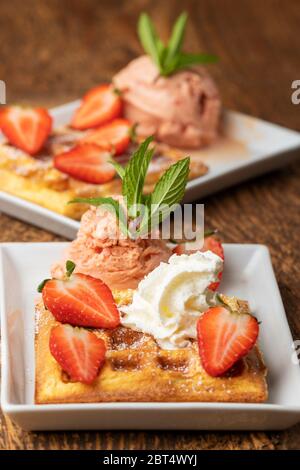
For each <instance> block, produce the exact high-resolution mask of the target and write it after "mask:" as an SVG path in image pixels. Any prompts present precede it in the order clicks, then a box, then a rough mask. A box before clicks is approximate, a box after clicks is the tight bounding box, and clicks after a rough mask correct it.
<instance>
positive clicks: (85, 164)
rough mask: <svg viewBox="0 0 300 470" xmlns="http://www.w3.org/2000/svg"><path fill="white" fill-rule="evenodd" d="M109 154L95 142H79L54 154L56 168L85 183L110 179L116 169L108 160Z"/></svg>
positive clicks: (102, 181)
mask: <svg viewBox="0 0 300 470" xmlns="http://www.w3.org/2000/svg"><path fill="white" fill-rule="evenodd" d="M109 159H110V154H109V153H108V152H106V151H105V150H103V149H101V148H100V147H98V145H96V144H79V145H76V146H75V147H73V148H72V149H71V150H69V151H67V152H64V153H61V154H59V155H55V157H54V160H53V164H54V166H55V168H57V170H59V171H62V172H63V173H67V175H70V176H72V177H73V178H75V179H77V180H80V181H85V182H86V183H92V184H101V183H107V182H108V181H110V180H112V179H113V177H114V176H115V174H116V170H115V169H114V167H113V166H112V164H111V163H110V162H109Z"/></svg>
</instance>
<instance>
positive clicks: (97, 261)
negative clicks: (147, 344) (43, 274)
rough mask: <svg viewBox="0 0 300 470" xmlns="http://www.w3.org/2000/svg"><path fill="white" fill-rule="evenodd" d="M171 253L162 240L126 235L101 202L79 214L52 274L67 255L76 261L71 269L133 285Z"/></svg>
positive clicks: (60, 272)
mask: <svg viewBox="0 0 300 470" xmlns="http://www.w3.org/2000/svg"><path fill="white" fill-rule="evenodd" d="M171 254H172V253H171V250H170V249H169V248H168V247H167V246H166V244H165V242H164V241H163V240H159V239H138V240H131V239H128V238H126V237H125V236H124V235H123V234H122V233H121V232H120V230H119V227H118V224H117V223H116V218H115V215H114V214H113V213H112V212H110V211H109V210H107V209H105V207H104V206H99V207H97V208H96V207H91V208H90V209H89V210H88V211H87V212H85V214H84V215H83V216H82V219H81V225H80V229H79V231H78V235H77V238H76V240H74V241H73V242H71V243H70V245H69V246H68V248H67V250H66V251H65V253H64V256H63V259H62V260H61V262H59V263H57V264H56V265H54V266H53V267H52V276H53V277H55V278H58V279H59V278H61V277H63V276H64V274H65V263H66V260H68V259H70V260H72V261H73V262H74V263H75V264H76V269H75V272H80V273H83V274H89V275H90V276H93V277H96V278H100V279H102V280H103V281H104V282H105V283H106V284H107V285H108V286H109V287H110V288H111V289H135V288H136V287H137V286H138V283H139V282H140V280H141V279H143V277H144V276H146V275H147V274H148V273H149V272H150V271H152V270H153V269H154V268H156V267H157V266H158V265H159V264H160V262H161V261H167V260H168V259H169V257H170V255H171Z"/></svg>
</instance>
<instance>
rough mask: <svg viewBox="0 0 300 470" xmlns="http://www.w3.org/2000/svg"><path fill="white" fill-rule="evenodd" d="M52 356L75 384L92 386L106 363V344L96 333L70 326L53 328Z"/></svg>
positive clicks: (51, 337) (50, 345)
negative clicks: (80, 383)
mask: <svg viewBox="0 0 300 470" xmlns="http://www.w3.org/2000/svg"><path fill="white" fill-rule="evenodd" d="M49 348H50V352H51V354H52V356H53V357H54V358H55V359H56V361H57V362H58V363H59V365H60V366H61V368H62V369H63V370H64V371H65V372H66V373H67V374H68V375H69V377H70V379H71V380H73V381H75V382H82V383H84V384H91V383H92V382H93V381H94V380H95V378H96V377H97V375H98V374H99V370H100V368H101V367H102V366H103V364H104V361H105V352H106V348H105V343H104V341H103V340H102V339H101V338H98V337H97V336H96V335H95V334H94V333H92V332H90V331H87V330H84V329H83V328H73V327H72V326H70V325H58V326H55V327H53V328H52V330H51V333H50V339H49Z"/></svg>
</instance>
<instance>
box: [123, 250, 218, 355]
mask: <svg viewBox="0 0 300 470" xmlns="http://www.w3.org/2000/svg"><path fill="white" fill-rule="evenodd" d="M222 264H223V261H222V259H221V258H220V257H219V256H217V255H215V254H214V253H212V252H211V251H206V252H205V253H202V252H200V251H199V252H196V253H193V254H190V255H186V254H184V255H180V256H178V255H173V256H171V258H170V259H169V261H168V262H167V263H164V262H162V263H160V265H159V266H158V267H157V268H155V269H154V270H153V271H152V272H151V273H149V274H148V275H147V276H146V277H145V278H144V279H143V280H142V281H141V282H140V283H139V285H138V289H137V291H136V292H135V293H134V296H133V299H132V303H131V304H130V305H128V306H124V307H121V312H122V318H121V323H122V324H123V325H124V326H127V327H129V328H132V329H134V330H137V331H142V332H144V333H148V334H151V335H152V336H153V337H154V338H155V339H156V341H157V343H158V345H159V346H160V347H161V348H162V349H177V348H184V347H187V346H188V344H189V340H190V339H191V338H196V337H197V331H196V324H197V321H198V319H199V316H200V314H201V313H203V312H204V311H206V310H207V309H208V308H209V307H210V306H212V305H215V304H216V300H215V294H214V292H212V291H211V290H209V289H208V287H209V285H210V284H211V283H212V282H215V281H217V280H218V273H219V272H220V270H221V269H222Z"/></svg>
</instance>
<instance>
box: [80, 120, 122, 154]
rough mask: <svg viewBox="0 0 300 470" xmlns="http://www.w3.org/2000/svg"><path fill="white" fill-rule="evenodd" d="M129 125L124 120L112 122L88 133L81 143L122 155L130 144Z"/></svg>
mask: <svg viewBox="0 0 300 470" xmlns="http://www.w3.org/2000/svg"><path fill="white" fill-rule="evenodd" d="M130 129H131V124H130V123H129V121H127V120H126V119H115V120H114V121H112V122H110V123H109V124H106V125H105V126H102V127H99V129H96V130H94V131H91V132H89V133H88V134H87V135H86V136H85V137H84V138H83V139H81V142H93V143H95V144H97V145H99V147H101V148H103V149H104V150H108V151H110V152H113V153H114V154H115V155H120V154H121V153H123V152H124V151H125V150H126V149H127V147H128V145H129V144H130Z"/></svg>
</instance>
